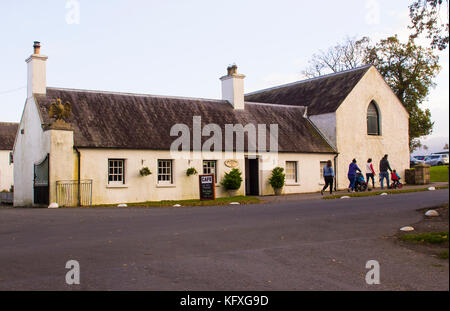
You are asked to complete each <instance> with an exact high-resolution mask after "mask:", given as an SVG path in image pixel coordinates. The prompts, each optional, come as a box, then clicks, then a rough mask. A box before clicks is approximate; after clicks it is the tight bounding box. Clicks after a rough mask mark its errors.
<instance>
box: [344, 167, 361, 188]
mask: <svg viewBox="0 0 450 311" xmlns="http://www.w3.org/2000/svg"><path fill="white" fill-rule="evenodd" d="M356 172H360V173H361V169H360V168H359V167H358V165H357V164H356V159H353V161H352V163H350V165H349V167H348V175H347V176H348V180H349V181H350V185H349V186H348V192H350V191H351V192H355V181H356Z"/></svg>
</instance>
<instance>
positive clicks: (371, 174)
mask: <svg viewBox="0 0 450 311" xmlns="http://www.w3.org/2000/svg"><path fill="white" fill-rule="evenodd" d="M370 179H372V188H375V169H374V168H373V163H372V159H368V160H367V163H366V180H367V186H369V182H370Z"/></svg>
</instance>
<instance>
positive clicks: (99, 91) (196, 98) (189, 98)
mask: <svg viewBox="0 0 450 311" xmlns="http://www.w3.org/2000/svg"><path fill="white" fill-rule="evenodd" d="M47 89H52V90H62V91H74V92H88V93H101V94H113V95H125V96H142V97H154V98H170V99H185V100H202V101H210V102H224V103H225V102H226V103H228V101H227V100H223V99H212V98H201V97H186V96H169V95H154V94H141V93H129V92H114V91H101V90H87V89H72V88H63V87H50V86H48V87H47Z"/></svg>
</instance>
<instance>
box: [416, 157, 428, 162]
mask: <svg viewBox="0 0 450 311" xmlns="http://www.w3.org/2000/svg"><path fill="white" fill-rule="evenodd" d="M425 158H426V156H414V159H416V160H420V161H422V162H424V161H425Z"/></svg>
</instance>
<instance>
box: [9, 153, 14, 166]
mask: <svg viewBox="0 0 450 311" xmlns="http://www.w3.org/2000/svg"><path fill="white" fill-rule="evenodd" d="M13 163H14V154H13V153H12V151H11V152H10V153H9V165H11V164H13Z"/></svg>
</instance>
